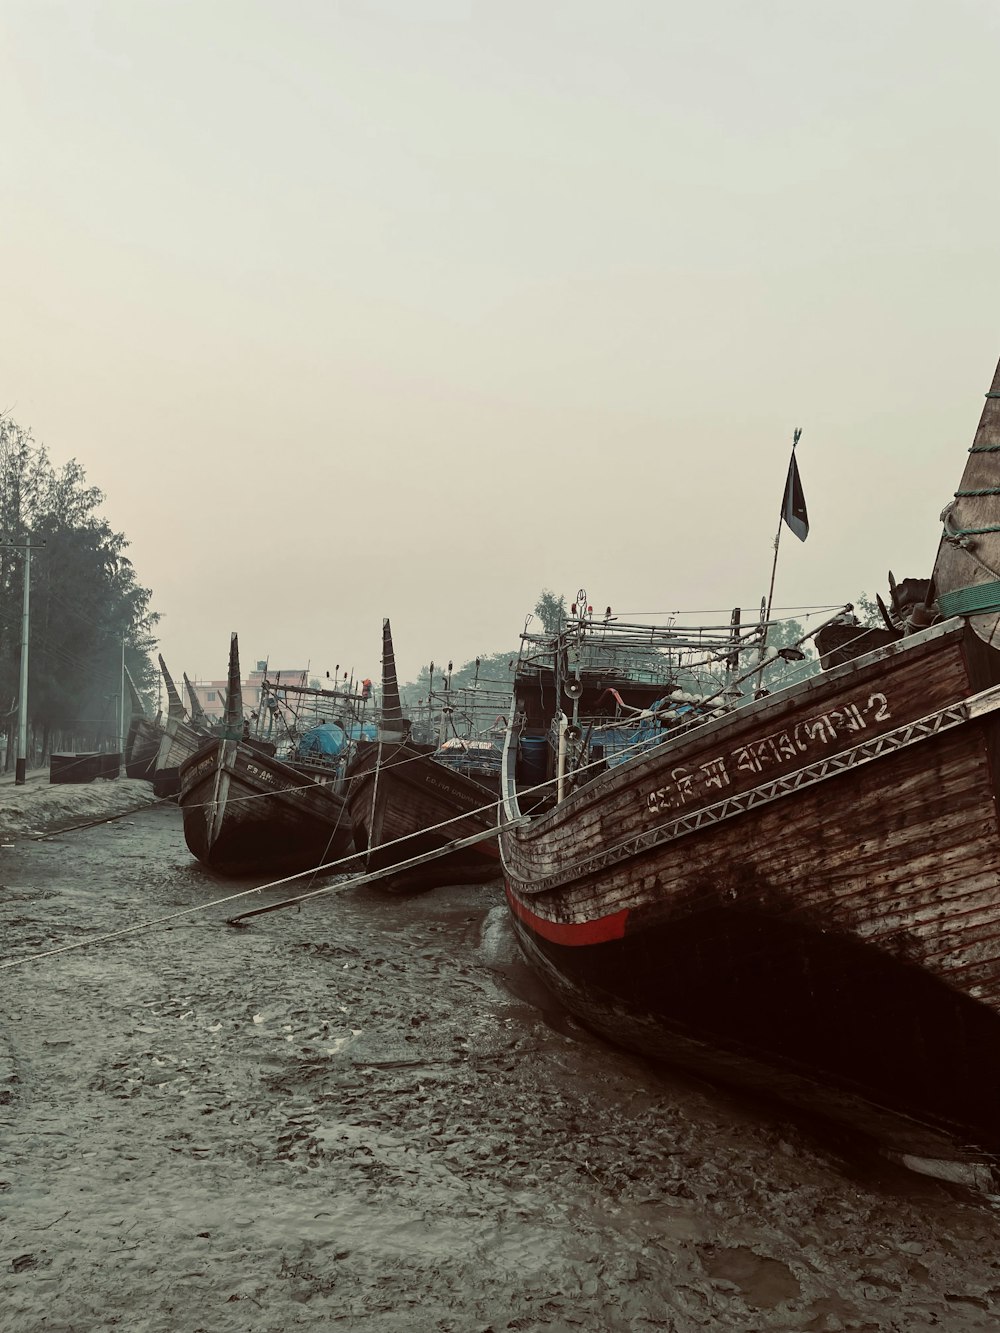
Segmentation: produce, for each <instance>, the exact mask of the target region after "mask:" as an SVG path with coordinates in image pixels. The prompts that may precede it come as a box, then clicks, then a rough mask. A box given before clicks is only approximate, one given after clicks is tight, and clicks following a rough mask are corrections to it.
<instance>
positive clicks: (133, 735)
mask: <svg viewBox="0 0 1000 1333" xmlns="http://www.w3.org/2000/svg"><path fill="white" fill-rule="evenodd" d="M162 738H163V729H162V727H158V726H157V725H156V723H155V722H151V721H150V720H149V719H148V718H145V717H136V718H133V719H132V724H131V726H130V727H129V731H128V736H127V738H126V741H125V774H126V776H127V777H130V778H144V779H145V780H146V781H148V782H152V780H153V773H154V772H155V769H156V759H157V756H158V755H159V752H160V741H161V740H162Z"/></svg>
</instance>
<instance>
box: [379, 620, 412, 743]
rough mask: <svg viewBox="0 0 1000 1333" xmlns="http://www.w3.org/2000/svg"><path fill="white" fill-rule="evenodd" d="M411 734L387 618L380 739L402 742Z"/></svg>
mask: <svg viewBox="0 0 1000 1333" xmlns="http://www.w3.org/2000/svg"><path fill="white" fill-rule="evenodd" d="M409 734H410V723H409V720H408V719H407V718H405V717H404V716H403V705H402V703H401V702H400V698H399V682H398V680H397V678H396V655H395V653H394V652H393V647H392V630H391V628H390V626H389V621H388V618H386V619H385V620H383V621H382V717H381V721H380V724H379V739H380V740H384V741H401V740H405V739H406V737H407V736H408V735H409Z"/></svg>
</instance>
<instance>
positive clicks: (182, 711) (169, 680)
mask: <svg viewBox="0 0 1000 1333" xmlns="http://www.w3.org/2000/svg"><path fill="white" fill-rule="evenodd" d="M157 660H158V661H159V663H160V671H161V673H162V675H163V683H164V685H165V686H166V687H167V717H175V718H176V719H177V720H178V721H179V722H182V721H183V720H184V718H186V717H187V709H186V708H185V707H184V701H183V700H182V699H181V696H180V695H179V694H178V693H177V686H176V685H175V684H174V681H173V677H172V676H171V674H170V672H169V671H168V670H167V664H166V662H164V660H163V655H162V653H160V654H158V655H157Z"/></svg>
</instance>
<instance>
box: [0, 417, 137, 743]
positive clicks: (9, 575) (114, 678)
mask: <svg viewBox="0 0 1000 1333" xmlns="http://www.w3.org/2000/svg"><path fill="white" fill-rule="evenodd" d="M103 499H104V496H103V494H102V493H101V491H100V490H99V489H98V488H97V487H95V486H88V485H86V476H85V473H84V469H83V468H82V466H81V465H80V464H79V463H78V462H77V461H76V460H75V459H74V460H71V461H70V462H69V463H67V464H65V466H64V467H62V468H61V469H59V470H57V469H55V468H54V467H53V466H52V463H51V462H50V460H49V457H48V452H47V450H46V449H45V447H44V446H43V445H39V444H36V442H35V441H34V439H33V438H32V436H31V432H30V431H28V430H26V429H24V428H23V427H21V426H19V425H18V424H17V423H16V422H14V421H12V420H11V419H10V418H9V417H0V538H4V539H6V540H7V541H9V542H12V543H15V544H17V543H21V542H23V541H25V540H26V539H27V538H28V537H30V539H31V542H32V544H33V545H39V544H41V543H44V546H43V547H42V549H40V550H38V551H37V552H35V553H33V556H32V561H31V617H30V625H31V637H30V642H29V652H28V666H29V679H28V710H29V719H28V720H29V725H30V728H31V730H32V731H33V732H34V733H35V735H36V736H37V737H39V738H40V740H41V747H42V753H43V754H44V753H45V752H46V751H47V750H48V748H49V742H50V738H51V736H52V734H53V733H54V732H66V733H70V734H71V735H72V736H75V737H79V738H86V739H87V740H88V742H93V743H100V742H101V741H102V740H112V739H113V738H115V737H117V735H118V730H119V709H120V693H121V665H122V653H123V646H124V654H125V663H126V665H127V667H128V669H129V671H130V673H131V675H132V677H133V679H134V680H135V681H136V683H137V684H138V686H139V688H140V689H144V690H146V691H148V692H150V693H151V692H152V691H153V689H154V688H155V678H154V673H153V670H152V666H151V663H150V661H149V652H150V650H151V649H152V648H154V647H155V644H156V641H155V638H154V634H153V631H154V628H155V625H156V621H157V616H156V614H155V613H154V612H152V611H151V610H150V599H151V596H152V594H151V593H150V590H149V589H148V588H143V587H141V586H140V585H139V583H138V582H137V580H136V576H135V570H134V569H133V566H132V563H131V561H130V560H129V559H128V557H127V555H126V554H125V552H126V550H127V548H128V542H127V541H126V539H125V537H124V535H123V534H122V533H118V532H113V531H112V529H111V527H110V526H109V524H108V523H107V521H106V520H105V519H103V518H101V517H100V516H99V515H98V514H97V512H96V511H97V508H98V506H99V505H100V504H101V502H102V501H103ZM24 566H25V557H24V552H23V550H21V549H18V548H17V546H16V545H15V546H7V547H3V548H0V713H3V714H7V717H6V718H5V725H6V727H7V730H8V732H9V736H10V739H11V740H13V731H14V726H15V722H16V718H15V714H16V699H17V688H18V677H19V673H20V656H21V601H22V595H23V588H24ZM13 749H14V747H13V745H8V751H7V752H8V763H9V762H10V759H11V756H12V754H13Z"/></svg>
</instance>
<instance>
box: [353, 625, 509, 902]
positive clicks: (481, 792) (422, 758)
mask: <svg viewBox="0 0 1000 1333" xmlns="http://www.w3.org/2000/svg"><path fill="white" fill-rule="evenodd" d="M409 730H410V727H409V721H408V720H407V719H406V718H405V717H404V716H403V710H402V705H401V703H400V698H399V686H398V682H397V679H396V664H395V656H394V653H393V646H392V631H391V629H390V625H389V621H388V620H384V621H383V622H382V714H381V722H380V728H379V738H378V740H377V741H373V742H369V743H367V744H361V745H359V746H358V748H357V752H356V754H355V756H354V758H353V759H352V761H351V764H350V766H349V768H348V771H347V783H348V794H347V800H348V805H349V808H350V814H351V823H352V826H353V829H354V841H355V845H356V846H357V848H358V851H359V853H363V856H364V864H365V866H366V868H367V869H368V870H382V869H385V868H386V867H388V866H392V865H396V864H398V863H399V862H401V861H405V860H408V859H410V858H412V857H416V856H421V855H424V854H425V853H427V852H431V851H436V850H437V849H439V848H442V847H444V846H446V845H447V844H448V843H449V842H453V841H457V840H459V839H463V838H467V837H470V836H471V835H473V834H477V833H482V832H484V831H486V830H488V829H490V828H491V827H493V826H495V825H496V822H497V804H496V802H497V795H496V792H495V791H491V790H490V788H489V787H486V786H483V785H482V784H481V783H479V782H476V781H474V780H473V779H472V778H470V777H468V776H466V774H464V773H462V772H458V771H456V770H453V769H451V768H449V767H448V766H447V765H445V764H443V763H440V762H438V760H437V759H435V758H434V751H435V749H436V748H437V747H436V746H434V745H430V744H427V745H418V744H417V743H416V742H414V741H411V740H410V739H409ZM499 874H500V863H499V860H498V854H497V845H496V843H495V841H493V840H492V839H487V840H485V841H483V842H479V843H476V844H474V845H473V846H470V847H464V848H458V849H456V850H455V851H454V852H453V853H450V854H449V855H447V856H444V857H440V858H437V859H435V860H433V861H432V862H430V863H429V864H428V865H427V866H426V867H415V868H411V869H409V870H407V871H403V872H400V874H399V875H398V876H396V877H388V878H387V879H385V880H383V881H382V883H383V885H384V886H385V887H387V888H391V889H394V890H416V889H425V888H430V887H433V886H435V885H440V884H468V883H476V882H478V881H481V880H488V879H496V878H498V877H499Z"/></svg>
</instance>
